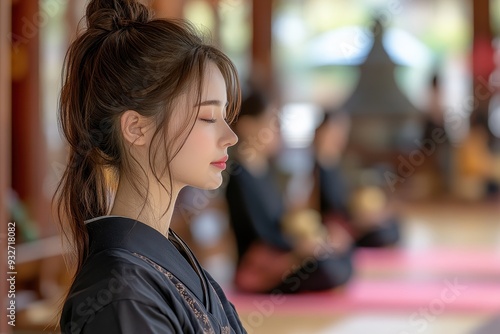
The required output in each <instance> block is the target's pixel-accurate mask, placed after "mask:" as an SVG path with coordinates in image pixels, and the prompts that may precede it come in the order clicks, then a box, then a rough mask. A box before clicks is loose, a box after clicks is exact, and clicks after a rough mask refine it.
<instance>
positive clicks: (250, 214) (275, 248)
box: [226, 89, 353, 293]
mask: <svg viewBox="0 0 500 334" xmlns="http://www.w3.org/2000/svg"><path fill="white" fill-rule="evenodd" d="M234 130H235V132H236V134H237V135H238V137H239V138H240V141H239V144H238V146H235V149H234V151H235V153H234V154H233V155H232V156H233V157H234V161H232V162H231V164H232V166H231V170H230V173H229V174H230V176H229V181H228V185H227V189H226V199H227V205H228V210H229V216H230V222H231V225H232V228H233V230H234V233H235V239H236V244H237V251H238V261H237V267H236V273H235V280H234V282H235V285H236V287H237V288H238V289H239V290H242V291H246V292H257V293H270V292H278V293H297V292H301V291H314V290H316V291H317V290H325V289H331V288H335V287H338V286H341V285H343V284H345V283H346V282H347V281H348V280H349V279H350V277H351V275H352V273H353V269H352V263H351V253H350V247H349V243H344V244H342V243H340V242H338V243H336V242H333V241H332V240H330V239H329V238H328V235H327V234H326V231H325V230H324V229H323V226H322V224H321V221H320V218H321V217H320V216H319V214H318V213H317V212H316V211H314V210H299V211H291V212H289V211H288V210H287V208H286V207H285V203H284V199H283V196H282V193H281V192H280V190H279V186H278V184H277V178H276V175H275V174H274V173H273V168H272V164H271V160H272V158H273V157H274V156H275V154H276V153H277V151H278V150H279V148H280V145H281V136H280V128H279V115H278V113H277V108H276V107H275V106H274V104H273V103H272V101H271V100H270V99H269V98H268V97H267V96H266V95H265V94H264V93H263V92H261V91H259V90H255V89H254V90H253V91H252V92H251V93H250V94H249V95H248V96H247V97H246V98H245V99H244V101H243V102H242V106H241V110H240V114H239V118H238V121H237V122H236V123H235V125H234Z"/></svg>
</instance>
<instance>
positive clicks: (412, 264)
mask: <svg viewBox="0 0 500 334" xmlns="http://www.w3.org/2000/svg"><path fill="white" fill-rule="evenodd" d="M354 261H355V265H356V268H359V269H361V270H377V271H379V270H380V271H386V270H392V271H394V270H396V271H398V272H415V271H425V272H431V273H465V274H475V275H499V276H500V253H494V252H492V251H488V250H462V249H460V250H453V249H428V250H422V251H418V252H409V251H407V250H406V251H405V250H401V249H359V250H357V251H356V254H355V258H354Z"/></svg>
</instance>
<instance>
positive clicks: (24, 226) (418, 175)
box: [0, 0, 500, 334]
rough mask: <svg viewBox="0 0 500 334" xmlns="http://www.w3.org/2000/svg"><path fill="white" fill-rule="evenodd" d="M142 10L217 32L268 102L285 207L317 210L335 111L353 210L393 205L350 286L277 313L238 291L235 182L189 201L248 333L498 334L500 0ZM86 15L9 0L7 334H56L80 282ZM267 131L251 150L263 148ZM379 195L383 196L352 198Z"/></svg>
mask: <svg viewBox="0 0 500 334" xmlns="http://www.w3.org/2000/svg"><path fill="white" fill-rule="evenodd" d="M145 2H147V3H149V4H150V5H151V6H153V8H154V9H155V13H156V15H157V16H158V17H168V18H186V19H188V20H190V21H192V22H193V23H194V24H195V25H196V26H197V27H199V28H200V30H201V31H202V32H204V33H206V34H209V35H210V37H211V39H212V41H213V42H214V43H215V44H216V45H218V46H219V47H220V48H221V49H223V50H224V51H225V52H226V53H227V54H228V55H229V56H230V58H231V59H232V60H233V62H234V63H235V64H236V66H237V68H238V71H239V75H240V80H241V83H242V88H243V94H244V96H245V94H247V92H248V91H249V90H250V88H255V87H258V88H259V89H260V90H262V91H266V92H271V94H272V96H273V101H274V103H275V109H276V111H277V113H276V115H277V116H276V119H275V120H274V122H275V123H276V122H277V123H278V124H279V126H278V127H279V129H280V137H281V145H280V147H279V150H278V152H276V155H275V157H274V160H273V161H274V166H275V168H276V171H277V173H276V175H277V176H276V177H277V179H276V181H277V183H278V184H279V185H280V191H281V192H282V195H283V199H284V202H285V203H286V205H287V207H289V208H291V209H293V208H294V207H301V206H303V205H304V204H303V203H305V202H307V200H306V198H307V199H309V198H310V197H311V196H312V195H311V194H312V192H313V191H314V190H313V188H314V187H313V186H312V181H311V178H310V176H311V173H312V171H313V169H314V159H312V158H311V151H312V150H311V147H312V145H313V142H314V138H315V130H316V128H317V127H318V126H319V125H320V124H321V122H322V120H323V118H324V117H325V116H324V115H325V112H326V113H327V114H336V113H337V114H338V113H342V114H344V115H347V116H348V118H349V131H348V133H347V134H346V136H347V139H346V143H345V147H344V148H343V151H342V157H341V159H340V162H339V166H340V167H339V168H340V170H341V171H342V179H343V180H344V181H345V182H346V183H347V184H349V187H350V189H353V191H354V192H353V193H354V194H355V195H352V196H350V197H349V198H345V201H347V202H348V203H350V204H349V205H350V206H349V207H350V208H354V209H353V210H355V211H356V210H360V211H363V210H367V211H369V210H370V208H372V207H373V206H375V207H376V206H377V205H379V204H377V203H380V196H382V197H383V201H384V203H385V202H388V203H389V202H390V205H391V212H392V213H393V214H394V215H396V216H397V217H399V222H398V226H399V230H400V236H399V239H398V241H397V243H395V244H394V245H391V246H389V247H377V248H366V247H359V248H357V249H356V252H355V254H354V255H353V265H354V269H355V272H354V275H353V277H352V278H351V279H350V280H349V282H347V283H346V284H345V285H344V286H342V287H340V288H337V289H333V290H327V291H323V292H315V293H300V294H292V295H284V296H280V298H277V297H276V296H274V297H273V296H269V295H263V294H248V293H241V292H239V291H238V289H235V288H234V286H233V278H234V275H235V268H236V262H237V259H236V257H237V255H236V253H237V252H236V248H237V247H236V244H237V240H235V237H234V233H233V228H232V224H231V223H230V218H229V215H228V206H227V203H226V201H225V198H224V196H223V194H224V187H225V185H223V186H222V188H221V189H220V190H218V191H214V192H204V191H198V190H194V189H186V190H185V191H183V193H182V196H181V198H180V199H179V202H178V203H177V211H176V213H177V214H176V215H175V217H174V221H173V223H172V227H173V228H174V229H175V230H176V231H178V232H179V234H181V235H182V236H183V237H184V238H185V239H186V240H187V242H188V243H189V244H190V246H192V247H193V249H194V251H195V253H196V254H197V256H198V257H199V258H200V260H201V262H202V264H203V265H204V266H205V267H206V268H207V270H208V271H209V272H211V273H212V275H213V276H214V277H216V279H218V280H219V281H220V282H221V283H222V285H223V287H224V288H225V289H226V292H227V293H228V295H229V298H230V299H231V300H232V301H233V303H234V304H235V306H236V308H237V309H238V311H239V312H240V315H241V318H242V320H243V322H244V324H245V325H246V327H247V330H248V332H249V333H367V332H368V333H384V334H390V333H395V334H410V333H457V334H459V333H500V219H499V215H500V209H499V207H500V206H499V204H500V193H499V191H500V188H499V185H500V0H350V1H349V0H168V1H167V0H154V1H145ZM85 4H86V1H83V0H81V1H80V0H0V188H1V192H0V196H1V207H0V221H1V222H2V223H1V226H2V230H1V231H0V235H1V242H2V246H1V248H2V256H1V258H0V263H1V267H2V273H4V272H7V271H8V270H6V269H4V268H6V260H7V254H6V249H7V223H8V222H10V221H12V222H15V223H16V244H15V246H16V271H17V276H16V326H15V327H11V326H8V325H7V323H6V322H5V319H6V316H5V315H4V314H3V312H6V311H5V308H4V307H2V309H3V310H4V311H2V316H1V317H0V318H1V319H2V321H1V328H0V332H1V333H42V332H47V333H55V332H57V330H55V329H54V321H55V320H56V317H57V311H58V308H59V307H60V302H61V298H62V296H63V294H64V291H65V289H67V287H68V284H69V283H70V276H69V274H68V273H67V269H66V267H65V263H64V259H63V254H62V253H63V247H62V246H61V238H60V236H59V232H58V228H57V226H56V224H55V220H54V218H53V215H52V211H51V205H50V202H51V197H52V195H53V192H54V190H55V187H56V185H57V182H58V180H59V177H60V175H61V173H62V171H63V170H64V166H65V154H66V147H65V143H64V142H63V141H62V139H61V136H60V134H59V131H58V126H57V120H56V111H57V104H58V96H59V90H60V86H61V68H62V63H63V59H64V55H65V51H66V49H67V47H68V45H69V43H70V41H71V40H72V38H74V37H75V35H76V34H77V31H78V27H79V22H80V19H81V17H82V16H83V14H84V8H85ZM273 124H274V123H273ZM346 126H347V125H346ZM266 129H267V130H269V129H271V132H272V129H274V125H271V123H269V126H268V127H266V126H265V125H264V126H263V128H262V131H258V132H256V133H255V136H254V137H255V140H257V141H259V140H260V141H261V144H262V145H264V146H265V145H266V144H267V142H266V140H267V139H266V135H267V134H268V132H269V131H267V132H266V131H265V130H266ZM332 145H335V144H334V143H333V142H332ZM367 188H369V189H376V190H377V191H378V192H377V193H375V195H374V193H373V192H372V193H366V192H365V193H364V195H363V193H361V195H359V194H360V193H359V192H356V190H359V189H361V190H362V189H365V190H366V189H367ZM356 194H358V195H356ZM346 196H347V195H346ZM356 196H358V197H356ZM377 196H378V197H377ZM374 203H375V204H374ZM2 277H3V274H2ZM0 284H1V285H0V287H1V289H2V291H1V296H2V303H4V301H6V296H7V290H8V288H9V287H8V286H7V285H6V280H5V279H3V278H2V279H1V280H0ZM3 305H4V304H3Z"/></svg>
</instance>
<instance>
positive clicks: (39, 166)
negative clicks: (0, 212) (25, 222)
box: [12, 1, 54, 241]
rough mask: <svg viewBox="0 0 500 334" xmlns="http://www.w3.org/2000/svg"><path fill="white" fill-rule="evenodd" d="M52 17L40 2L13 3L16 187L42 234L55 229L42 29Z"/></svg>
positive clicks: (13, 114) (13, 100)
mask: <svg viewBox="0 0 500 334" xmlns="http://www.w3.org/2000/svg"><path fill="white" fill-rule="evenodd" d="M49 19H50V17H48V16H47V14H46V13H43V12H39V4H38V1H15V2H13V3H12V188H13V189H14V190H15V191H16V192H17V194H18V195H19V198H20V199H21V200H22V202H23V204H24V205H25V206H26V208H27V210H28V214H29V215H30V218H31V219H32V220H33V221H34V222H35V223H36V228H37V230H38V231H39V232H40V235H41V236H44V235H47V234H49V235H50V234H53V232H54V226H52V225H53V224H52V223H51V220H50V196H48V195H46V194H44V180H45V177H46V172H47V166H48V162H47V158H46V152H47V149H46V141H45V135H44V132H43V117H42V116H43V115H42V110H41V107H40V106H41V103H40V93H39V87H40V83H39V81H40V75H39V44H40V43H39V32H40V29H41V27H43V25H44V24H46V23H45V22H46V20H49ZM18 241H21V240H20V239H18Z"/></svg>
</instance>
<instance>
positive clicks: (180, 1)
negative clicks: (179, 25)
mask: <svg viewBox="0 0 500 334" xmlns="http://www.w3.org/2000/svg"><path fill="white" fill-rule="evenodd" d="M185 2H186V1H185V0H169V1H165V0H154V1H153V9H154V11H155V16H156V17H161V18H169V19H180V18H183V17H184V5H185Z"/></svg>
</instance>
